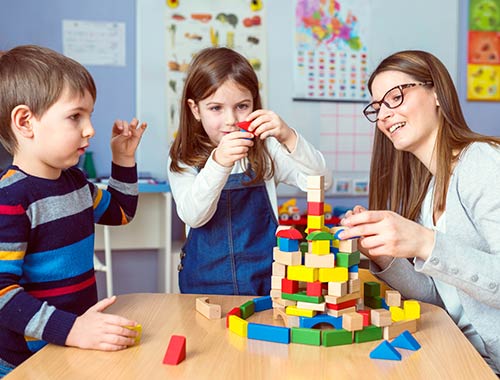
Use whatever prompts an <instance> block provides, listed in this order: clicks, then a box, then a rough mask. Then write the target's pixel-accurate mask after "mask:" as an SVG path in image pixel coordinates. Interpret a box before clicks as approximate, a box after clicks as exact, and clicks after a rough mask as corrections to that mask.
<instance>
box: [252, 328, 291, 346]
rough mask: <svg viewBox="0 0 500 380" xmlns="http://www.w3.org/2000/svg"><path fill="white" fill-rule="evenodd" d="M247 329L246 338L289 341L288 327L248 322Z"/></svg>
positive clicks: (280, 341)
mask: <svg viewBox="0 0 500 380" xmlns="http://www.w3.org/2000/svg"><path fill="white" fill-rule="evenodd" d="M247 331H248V332H247V334H248V339H256V340H265V341H267V342H276V343H284V344H289V343H290V329H289V328H288V327H281V326H271V325H261V324H258V323H249V324H248V330H247Z"/></svg>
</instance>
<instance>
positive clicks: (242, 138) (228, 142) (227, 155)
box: [213, 131, 253, 167]
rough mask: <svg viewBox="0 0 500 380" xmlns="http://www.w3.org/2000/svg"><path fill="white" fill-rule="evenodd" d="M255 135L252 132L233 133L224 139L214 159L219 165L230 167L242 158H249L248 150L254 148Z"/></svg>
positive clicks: (216, 150)
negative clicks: (253, 138)
mask: <svg viewBox="0 0 500 380" xmlns="http://www.w3.org/2000/svg"><path fill="white" fill-rule="evenodd" d="M252 137H253V135H252V134H251V133H250V132H239V131H238V132H231V133H228V134H227V135H225V136H224V137H222V139H221V140H220V142H219V146H218V147H217V148H216V149H215V152H214V155H213V158H214V160H215V162H217V163H218V164H219V165H222V166H226V167H230V166H233V165H234V163H235V162H236V161H238V160H241V159H242V158H245V157H247V156H248V150H249V149H250V147H251V146H253V140H252Z"/></svg>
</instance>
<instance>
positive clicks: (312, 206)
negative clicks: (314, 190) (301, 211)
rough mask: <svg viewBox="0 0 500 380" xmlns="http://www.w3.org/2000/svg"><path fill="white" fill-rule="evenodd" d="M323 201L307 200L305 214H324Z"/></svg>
mask: <svg viewBox="0 0 500 380" xmlns="http://www.w3.org/2000/svg"><path fill="white" fill-rule="evenodd" d="M324 214H325V203H324V202H307V215H324Z"/></svg>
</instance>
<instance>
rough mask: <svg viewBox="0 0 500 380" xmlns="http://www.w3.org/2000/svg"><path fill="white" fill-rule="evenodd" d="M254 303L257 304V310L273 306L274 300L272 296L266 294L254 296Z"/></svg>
mask: <svg viewBox="0 0 500 380" xmlns="http://www.w3.org/2000/svg"><path fill="white" fill-rule="evenodd" d="M253 303H254V304H255V312H256V313H257V312H258V311H263V310H269V309H272V308H273V300H272V299H271V296H264V297H259V298H254V299H253Z"/></svg>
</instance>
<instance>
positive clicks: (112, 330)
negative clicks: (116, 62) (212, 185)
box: [0, 46, 146, 377]
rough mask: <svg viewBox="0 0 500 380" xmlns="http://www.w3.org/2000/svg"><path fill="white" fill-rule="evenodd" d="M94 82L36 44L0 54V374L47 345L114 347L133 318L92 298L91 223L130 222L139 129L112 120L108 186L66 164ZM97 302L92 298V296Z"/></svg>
mask: <svg viewBox="0 0 500 380" xmlns="http://www.w3.org/2000/svg"><path fill="white" fill-rule="evenodd" d="M95 99H96V88H95V84H94V81H93V79H92V77H91V75H90V74H89V72H88V71H87V70H86V69H85V68H84V67H83V66H82V65H80V64H79V63H77V62H75V61H73V60H72V59H69V58H67V57H65V56H63V55H61V54H59V53H56V52H54V51H52V50H49V49H46V48H42V47H38V46H19V47H17V48H14V49H12V50H10V51H7V52H4V53H3V54H1V55H0V141H1V143H2V145H3V146H4V147H5V149H6V150H7V151H8V152H9V153H10V154H11V155H12V156H13V163H12V165H11V166H10V167H9V168H7V169H6V170H5V171H4V172H3V173H2V175H1V178H0V377H2V374H3V375H4V374H5V373H8V372H9V371H10V370H12V369H13V368H14V367H15V366H17V365H19V364H20V363H22V362H23V361H24V360H26V359H27V358H28V357H29V356H30V355H32V354H33V353H34V352H36V351H37V350H39V349H40V348H42V347H43V346H44V345H45V344H47V343H48V342H50V343H54V344H58V345H67V346H74V347H80V348H86V349H96V350H103V351H113V350H120V349H123V348H126V347H128V346H130V345H132V344H134V337H135V335H136V333H135V331H132V330H129V329H127V328H125V326H135V325H136V322H134V321H131V320H129V319H127V318H123V317H120V316H117V315H111V314H105V313H102V311H103V310H105V309H106V308H107V307H108V306H110V305H111V304H113V302H114V301H115V297H112V298H109V299H104V300H102V301H100V302H97V290H96V283H95V276H94V268H93V252H94V223H100V224H108V225H121V224H126V223H128V222H129V221H130V220H131V219H132V217H133V216H134V214H135V210H136V207H137V197H138V187H137V170H136V164H135V158H134V154H135V151H136V148H137V146H138V144H139V141H140V139H141V136H142V134H143V133H144V130H145V129H146V125H145V124H144V123H143V124H141V125H140V126H139V125H138V124H139V123H138V121H137V120H136V119H134V120H133V121H132V122H131V123H130V124H128V123H127V122H125V121H121V120H118V121H116V122H115V124H114V125H113V129H112V137H111V150H112V155H113V163H112V169H111V178H110V180H109V187H108V190H101V189H99V188H97V187H96V186H95V185H93V184H92V183H90V182H88V181H87V180H86V178H85V176H84V174H83V173H82V172H81V171H80V170H78V169H76V168H75V167H74V166H75V165H76V164H77V163H78V160H79V158H80V156H81V155H83V154H84V153H85V150H86V149H87V148H88V146H89V140H90V138H92V137H93V136H94V133H95V131H94V128H93V127H92V123H91V120H90V118H91V115H92V112H93V108H94V102H95ZM96 302H97V303H96Z"/></svg>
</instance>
